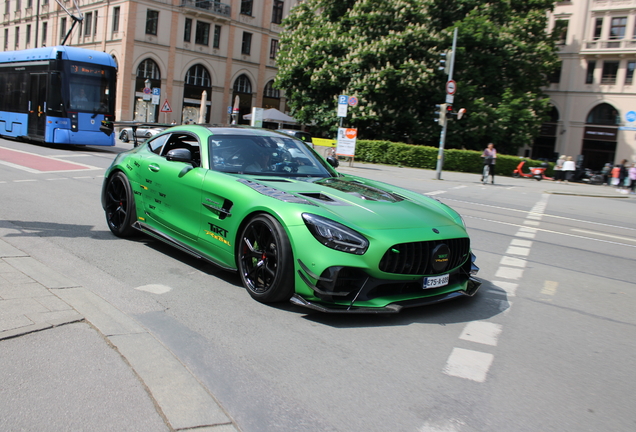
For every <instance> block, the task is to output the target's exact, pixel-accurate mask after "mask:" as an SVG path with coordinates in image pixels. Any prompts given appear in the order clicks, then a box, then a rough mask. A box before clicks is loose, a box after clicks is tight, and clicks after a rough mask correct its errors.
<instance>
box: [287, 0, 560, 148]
mask: <svg viewBox="0 0 636 432" xmlns="http://www.w3.org/2000/svg"><path fill="white" fill-rule="evenodd" d="M552 4H553V2H552V1H548V0H523V1H522V0H500V1H494V2H485V1H480V0H455V1H453V2H448V1H444V2H443V1H441V0H392V1H386V0H306V1H304V2H302V3H300V4H299V5H298V6H296V7H295V8H294V9H293V10H292V11H291V13H290V15H289V16H288V17H287V19H286V20H285V21H284V26H285V30H284V32H283V33H282V34H281V45H280V51H279V53H278V57H277V63H278V67H279V70H278V75H277V78H276V85H277V87H278V88H280V89H283V90H285V94H286V96H287V98H288V101H289V104H290V106H291V109H292V114H293V115H294V116H295V117H296V118H297V119H298V120H299V121H301V122H303V123H306V124H315V127H316V129H317V130H318V131H322V132H325V133H329V134H332V135H333V133H334V132H335V129H336V128H337V125H338V118H337V117H336V106H337V97H338V95H340V94H347V95H350V96H356V97H357V98H358V99H359V100H360V104H359V105H358V106H357V107H354V108H351V107H350V108H349V115H348V117H347V119H346V121H347V123H348V125H350V126H355V127H357V128H358V129H359V135H360V136H361V137H364V138H367V139H389V140H393V141H405V142H417V143H426V144H434V143H436V142H437V140H438V137H439V133H440V127H439V125H437V124H436V123H435V122H434V121H433V120H434V118H435V115H434V111H435V104H436V103H443V102H444V99H445V93H444V88H445V82H446V80H447V76H446V75H445V74H444V73H443V72H442V71H439V70H438V66H439V60H440V58H441V57H440V54H441V53H443V52H445V51H447V50H448V49H450V47H451V44H452V33H453V30H454V28H457V29H458V43H457V47H458V49H457V53H456V56H455V67H454V73H453V79H454V80H455V81H456V82H457V88H458V90H457V93H456V95H455V103H454V106H455V107H456V109H457V108H458V107H465V108H466V109H467V110H468V114H467V115H466V117H465V118H463V119H462V120H461V121H452V122H450V124H449V131H448V135H447V145H448V146H449V147H465V148H472V149H478V148H482V147H483V146H484V145H485V144H486V143H488V142H494V143H495V144H496V145H497V147H498V148H499V149H500V151H504V152H510V153H512V152H515V151H516V149H517V148H519V147H520V146H523V145H525V144H531V143H532V141H533V139H534V137H535V136H536V134H537V133H538V130H539V126H540V124H541V123H542V122H543V121H544V120H545V116H546V114H547V112H548V108H549V101H548V99H547V97H546V96H545V95H544V94H543V93H542V91H541V87H542V86H545V85H546V84H547V77H548V76H549V74H550V73H551V72H552V71H553V70H554V68H555V67H556V65H557V62H558V59H557V56H556V48H555V43H554V40H553V38H552V36H551V35H549V34H548V33H546V24H547V18H546V11H548V10H550V9H551V8H552Z"/></svg>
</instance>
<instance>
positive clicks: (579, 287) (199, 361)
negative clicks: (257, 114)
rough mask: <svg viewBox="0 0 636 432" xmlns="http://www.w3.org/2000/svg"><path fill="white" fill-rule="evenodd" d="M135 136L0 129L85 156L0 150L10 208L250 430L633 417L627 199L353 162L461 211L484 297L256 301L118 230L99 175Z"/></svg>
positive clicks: (22, 234)
mask: <svg viewBox="0 0 636 432" xmlns="http://www.w3.org/2000/svg"><path fill="white" fill-rule="evenodd" d="M130 147H131V145H127V144H121V145H119V146H117V147H115V148H92V147H83V148H82V147H80V148H77V149H59V148H58V149H56V148H49V147H42V146H36V145H29V144H24V143H19V142H14V141H6V140H0V150H1V149H2V148H9V149H16V150H20V151H24V152H29V153H35V154H39V155H45V156H49V157H54V158H55V159H56V160H58V161H66V162H72V163H75V164H81V165H85V167H83V168H82V169H79V168H78V169H77V170H74V171H52V172H42V171H35V170H33V169H25V168H24V167H21V166H19V165H17V164H6V163H2V162H0V202H1V203H2V205H1V206H0V221H2V223H3V224H4V226H8V227H11V228H12V229H13V232H14V234H12V235H13V236H14V240H16V241H19V242H20V246H21V248H22V249H23V250H26V251H27V252H29V254H30V255H31V256H33V257H34V258H36V259H37V260H39V261H41V262H42V263H44V264H46V265H48V266H50V267H51V268H54V269H57V270H58V271H59V272H61V273H63V274H65V275H69V276H70V277H72V278H73V279H74V280H76V281H77V282H78V283H81V284H82V285H83V286H84V287H87V288H88V289H90V290H91V291H93V292H94V293H96V294H98V295H99V296H100V297H102V298H104V299H105V300H107V301H108V302H109V303H111V304H112V305H114V306H115V307H116V308H118V309H119V310H121V311H123V312H125V313H126V314H128V315H129V316H131V317H133V318H135V319H136V320H137V321H139V322H140V323H141V324H142V325H143V326H145V327H146V328H147V329H149V330H150V332H151V333H152V334H153V335H154V336H155V337H157V338H158V339H159V340H160V341H161V342H162V343H163V344H164V345H165V346H167V347H168V348H169V349H170V350H171V351H172V352H173V353H174V354H175V355H176V356H177V357H178V358H179V359H180V360H181V361H182V362H183V363H184V364H185V365H186V366H187V367H188V368H189V370H190V371H192V372H193V373H194V374H195V376H196V377H197V378H198V379H199V381H200V382H201V383H203V385H204V386H205V387H206V388H207V389H209V391H210V392H211V393H212V394H213V395H214V396H215V397H216V399H217V400H218V402H219V403H220V405H221V406H222V407H223V408H224V409H225V411H226V412H227V413H228V415H230V416H231V418H232V419H233V421H234V422H235V424H236V425H237V426H238V427H239V428H240V429H241V430H242V431H245V432H252V431H277V432H281V431H343V432H344V431H352V432H354V431H363V430H364V431H369V432H371V431H414V432H471V431H484V432H485V431H489V432H490V431H502V432H503V431H532V432H535V431H577V432H578V431H600V430H604V431H633V430H634V429H636V412H635V411H634V406H636V396H635V392H634V391H633V389H634V387H635V384H636V376H635V375H634V373H633V371H634V370H635V369H636V315H635V314H634V305H636V292H635V289H634V288H635V284H634V282H633V281H634V264H633V263H634V260H635V258H636V218H634V215H635V214H636V200H635V199H634V198H633V197H627V198H622V199H616V198H615V197H616V196H618V194H617V193H616V192H615V191H614V190H612V189H611V188H609V187H603V186H589V185H563V184H554V183H551V182H536V181H534V180H530V179H512V178H503V177H498V178H497V184H495V185H482V184H481V183H479V176H478V175H475V174H463V173H444V175H443V178H444V180H442V181H439V180H434V179H433V178H434V177H435V173H434V172H431V171H426V170H415V169H407V168H397V167H381V166H374V165H364V164H359V163H355V164H354V167H349V166H347V164H346V163H345V164H343V166H341V171H342V172H346V173H354V174H356V175H361V176H365V177H371V178H374V179H378V180H381V181H386V182H388V183H392V184H396V185H398V186H403V187H407V188H409V189H412V190H414V191H417V192H420V193H423V194H428V195H431V196H434V197H435V198H437V199H439V200H440V201H442V202H444V203H446V204H448V205H450V206H451V207H453V208H455V209H456V210H458V211H459V212H460V213H461V214H462V216H463V217H464V219H465V221H466V224H467V226H468V228H469V232H470V235H471V242H472V247H473V251H474V252H475V254H476V255H477V258H478V261H477V264H478V265H479V267H480V268H481V271H480V273H479V276H480V278H482V279H483V280H484V284H483V286H482V289H481V290H480V292H479V294H478V295H477V296H476V297H475V298H472V299H469V298H466V299H460V300H458V301H453V302H448V303H445V304H441V305H436V306H431V307H422V308H415V309H408V310H405V311H403V312H402V313H401V314H399V315H381V316H334V315H325V314H320V313H314V312H313V311H309V310H304V309H302V308H298V307H295V306H292V305H287V304H285V305H281V306H277V307H272V306H267V305H263V304H260V303H257V302H255V301H254V300H252V299H251V298H250V297H249V295H248V294H247V293H246V292H245V291H244V289H243V288H242V287H241V284H240V281H239V278H238V277H237V276H236V275H234V274H231V273H225V272H222V271H220V270H218V269H216V268H214V267H212V266H211V265H208V264H205V263H203V262H200V261H197V260H195V259H192V258H190V257H189V256H187V255H185V254H182V253H180V252H178V251H176V250H173V249H171V248H169V247H167V246H165V245H163V244H161V243H159V242H157V241H155V240H152V239H150V238H145V237H139V238H137V239H134V240H121V239H118V238H115V237H114V236H113V235H112V234H111V233H110V231H109V230H108V227H107V226H106V223H105V219H104V216H103V211H102V209H101V206H100V202H99V195H100V190H101V185H102V176H103V172H104V169H105V168H106V167H107V166H108V165H109V164H110V162H111V161H112V159H113V158H114V156H115V154H116V153H117V152H119V151H122V150H125V149H127V148H130ZM0 159H1V158H0ZM555 192H556V193H555ZM561 193H566V194H564V195H562V194H561ZM582 195H583V196H582ZM586 195H605V196H604V197H603V196H586Z"/></svg>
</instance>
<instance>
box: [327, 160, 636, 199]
mask: <svg viewBox="0 0 636 432" xmlns="http://www.w3.org/2000/svg"><path fill="white" fill-rule="evenodd" d="M370 170H371V171H370ZM338 171H340V172H342V173H343V174H352V175H356V176H361V177H368V176H369V175H370V172H375V173H377V172H378V171H381V172H382V175H383V176H385V178H383V179H382V181H386V182H388V183H391V181H392V179H394V178H396V177H400V176H402V177H403V176H404V173H405V172H406V171H413V172H414V175H413V177H416V178H419V179H425V181H426V182H427V183H429V184H435V187H436V188H440V189H442V188H444V187H448V185H449V183H455V184H469V183H474V184H476V185H481V181H480V178H481V176H480V175H479V174H477V173H464V172H454V171H442V174H441V177H442V180H437V178H436V175H437V173H436V171H435V170H425V169H420V168H407V167H398V166H394V165H376V164H370V163H365V162H356V161H354V163H353V166H352V167H350V166H349V162H348V161H343V160H341V161H340V166H339V167H338ZM483 186H484V187H495V188H496V187H519V188H531V189H534V190H540V191H542V192H543V193H548V194H554V195H575V196H587V197H597V198H636V195H630V194H629V193H627V194H622V193H620V192H618V191H617V190H616V189H615V188H614V187H613V186H603V185H592V184H589V183H574V182H570V183H565V182H561V183H557V182H555V181H551V180H542V181H536V180H534V179H529V178H514V177H507V176H496V177H495V184H494V185H491V184H486V185H483Z"/></svg>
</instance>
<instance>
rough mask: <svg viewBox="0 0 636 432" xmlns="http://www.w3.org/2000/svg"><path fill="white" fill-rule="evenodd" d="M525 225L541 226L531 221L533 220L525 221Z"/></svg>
mask: <svg viewBox="0 0 636 432" xmlns="http://www.w3.org/2000/svg"><path fill="white" fill-rule="evenodd" d="M523 223H524V224H526V225H532V226H539V222H537V221H531V220H527V219H526V220H524V221H523Z"/></svg>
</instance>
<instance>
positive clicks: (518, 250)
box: [506, 246, 530, 256]
mask: <svg viewBox="0 0 636 432" xmlns="http://www.w3.org/2000/svg"><path fill="white" fill-rule="evenodd" d="M506 255H521V256H528V255H530V249H529V248H525V247H517V246H509V247H508V250H507V251H506Z"/></svg>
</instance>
